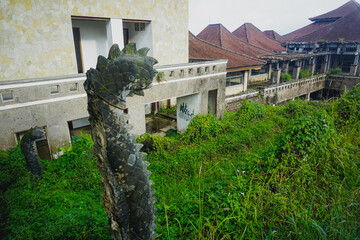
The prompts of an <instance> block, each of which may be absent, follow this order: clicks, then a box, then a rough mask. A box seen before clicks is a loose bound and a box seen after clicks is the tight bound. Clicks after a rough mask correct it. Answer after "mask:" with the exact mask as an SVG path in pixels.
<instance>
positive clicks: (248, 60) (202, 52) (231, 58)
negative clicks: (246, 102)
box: [189, 32, 266, 96]
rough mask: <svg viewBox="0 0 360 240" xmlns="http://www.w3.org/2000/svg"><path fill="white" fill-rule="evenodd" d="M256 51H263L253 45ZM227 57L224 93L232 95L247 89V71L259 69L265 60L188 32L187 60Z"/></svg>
mask: <svg viewBox="0 0 360 240" xmlns="http://www.w3.org/2000/svg"><path fill="white" fill-rule="evenodd" d="M254 50H256V51H260V52H261V51H264V50H260V49H258V48H255V47H254ZM215 59H227V60H228V62H227V69H226V71H227V75H226V76H227V77H226V86H227V87H226V95H227V96H229V95H234V94H238V93H240V92H243V91H246V90H247V84H248V79H249V73H250V72H251V70H260V69H261V68H262V66H263V65H265V64H266V62H265V61H263V60H260V59H257V58H255V57H250V56H247V55H244V54H240V53H238V52H234V51H231V50H228V49H225V48H222V47H220V46H217V45H215V44H213V43H210V42H206V41H204V40H201V39H200V38H198V37H196V36H194V35H193V34H192V33H190V32H189V60H190V62H193V61H208V60H215Z"/></svg>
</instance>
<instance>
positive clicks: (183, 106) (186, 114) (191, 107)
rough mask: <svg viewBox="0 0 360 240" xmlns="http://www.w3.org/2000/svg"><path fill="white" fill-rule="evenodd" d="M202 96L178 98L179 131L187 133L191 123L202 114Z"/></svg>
mask: <svg viewBox="0 0 360 240" xmlns="http://www.w3.org/2000/svg"><path fill="white" fill-rule="evenodd" d="M200 107H201V94H200V93H197V94H193V95H188V96H185V97H179V98H177V106H176V114H177V130H178V132H185V130H186V129H187V127H188V125H189V123H190V121H191V120H192V119H193V118H194V117H195V115H197V114H199V113H200Z"/></svg>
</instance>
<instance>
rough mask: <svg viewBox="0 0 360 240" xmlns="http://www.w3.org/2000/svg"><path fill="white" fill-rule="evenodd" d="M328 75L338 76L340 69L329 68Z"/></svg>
mask: <svg viewBox="0 0 360 240" xmlns="http://www.w3.org/2000/svg"><path fill="white" fill-rule="evenodd" d="M329 73H330V74H339V73H341V68H339V67H337V68H330V69H329Z"/></svg>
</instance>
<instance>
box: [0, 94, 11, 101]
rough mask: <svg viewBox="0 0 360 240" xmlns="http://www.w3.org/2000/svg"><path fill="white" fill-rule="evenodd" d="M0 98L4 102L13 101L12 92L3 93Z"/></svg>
mask: <svg viewBox="0 0 360 240" xmlns="http://www.w3.org/2000/svg"><path fill="white" fill-rule="evenodd" d="M1 97H2V100H3V101H4V102H5V101H11V100H13V99H14V96H13V94H12V92H3V93H1Z"/></svg>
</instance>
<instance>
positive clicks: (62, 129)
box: [46, 122, 70, 153]
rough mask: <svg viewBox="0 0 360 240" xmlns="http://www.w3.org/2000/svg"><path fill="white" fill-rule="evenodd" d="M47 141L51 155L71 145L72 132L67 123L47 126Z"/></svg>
mask: <svg viewBox="0 0 360 240" xmlns="http://www.w3.org/2000/svg"><path fill="white" fill-rule="evenodd" d="M46 130H47V139H48V143H49V147H50V151H51V153H53V152H54V151H56V150H57V149H59V148H60V147H63V146H69V145H70V132H69V126H68V123H67V122H57V123H56V124H48V125H47V126H46Z"/></svg>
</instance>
